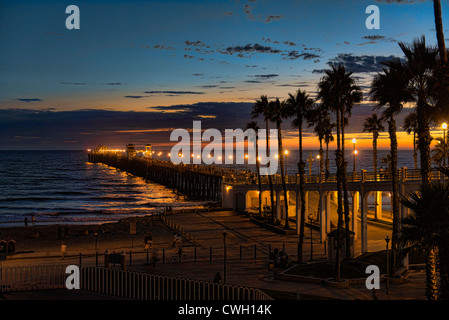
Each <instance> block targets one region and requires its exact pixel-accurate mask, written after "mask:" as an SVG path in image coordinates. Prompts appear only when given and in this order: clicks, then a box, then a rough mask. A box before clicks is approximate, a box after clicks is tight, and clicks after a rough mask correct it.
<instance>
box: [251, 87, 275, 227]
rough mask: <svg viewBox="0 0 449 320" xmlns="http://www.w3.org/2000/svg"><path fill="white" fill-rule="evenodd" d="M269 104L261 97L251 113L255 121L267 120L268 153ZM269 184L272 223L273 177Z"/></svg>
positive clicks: (267, 147) (273, 211)
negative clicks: (259, 118) (260, 118)
mask: <svg viewBox="0 0 449 320" xmlns="http://www.w3.org/2000/svg"><path fill="white" fill-rule="evenodd" d="M269 107H270V106H269V102H268V98H267V96H264V95H262V96H260V100H256V103H255V104H254V106H253V110H252V112H251V115H252V118H253V119H255V118H257V117H259V116H260V115H262V116H263V118H264V120H265V126H266V135H265V139H266V150H267V152H268V150H270V149H269V140H270V139H269V136H270V134H269V132H270V129H269V126H268V121H269V120H270V114H269V112H270V110H269ZM268 183H269V185H270V202H271V221H274V217H275V207H274V189H273V179H272V177H271V175H270V174H269V175H268Z"/></svg>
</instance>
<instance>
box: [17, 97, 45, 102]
mask: <svg viewBox="0 0 449 320" xmlns="http://www.w3.org/2000/svg"><path fill="white" fill-rule="evenodd" d="M16 100H17V101H21V102H40V101H43V100H42V99H39V98H17V99H16Z"/></svg>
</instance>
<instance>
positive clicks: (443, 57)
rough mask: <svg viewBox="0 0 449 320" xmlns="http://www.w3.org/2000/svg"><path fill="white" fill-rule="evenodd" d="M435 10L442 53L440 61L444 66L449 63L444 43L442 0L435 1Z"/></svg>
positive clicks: (436, 27)
mask: <svg viewBox="0 0 449 320" xmlns="http://www.w3.org/2000/svg"><path fill="white" fill-rule="evenodd" d="M433 10H434V15H435V30H436V33H437V41H438V50H439V52H440V59H441V60H442V62H443V64H446V63H447V53H446V45H445V43H444V32H443V17H442V14H441V3H440V0H433Z"/></svg>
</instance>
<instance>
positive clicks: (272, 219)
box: [265, 118, 275, 222]
mask: <svg viewBox="0 0 449 320" xmlns="http://www.w3.org/2000/svg"><path fill="white" fill-rule="evenodd" d="M265 125H266V128H267V129H266V130H267V131H266V139H267V141H266V142H267V152H268V150H270V149H269V148H270V146H269V140H270V139H269V138H270V136H269V132H270V130H269V128H268V118H266V119H265ZM268 183H269V185H270V201H271V222H274V217H275V206H274V190H273V178H272V176H271V174H268Z"/></svg>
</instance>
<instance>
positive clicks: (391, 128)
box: [370, 59, 413, 268]
mask: <svg viewBox="0 0 449 320" xmlns="http://www.w3.org/2000/svg"><path fill="white" fill-rule="evenodd" d="M384 64H385V65H386V66H387V68H384V69H383V73H378V74H377V75H376V76H375V77H374V79H373V82H372V87H371V91H370V94H371V97H372V99H373V100H374V101H377V105H376V108H377V109H380V108H383V111H382V118H383V119H384V120H386V121H387V122H388V133H389V136H390V155H391V171H390V172H391V176H392V211H393V234H392V242H391V246H392V251H393V257H394V259H395V258H396V244H397V236H398V233H399V204H400V203H399V201H400V197H399V179H398V178H399V177H398V173H397V167H398V141H397V135H396V120H395V116H396V115H397V114H398V113H399V112H401V110H402V108H403V104H404V103H406V102H409V101H411V100H412V98H413V97H412V93H411V91H410V90H409V88H408V82H409V79H408V77H407V69H406V67H405V66H404V65H403V63H402V62H401V60H400V59H392V60H390V61H387V62H385V63H384ZM395 262H396V260H395V261H394V263H393V267H394V268H395V266H396V263H395Z"/></svg>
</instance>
